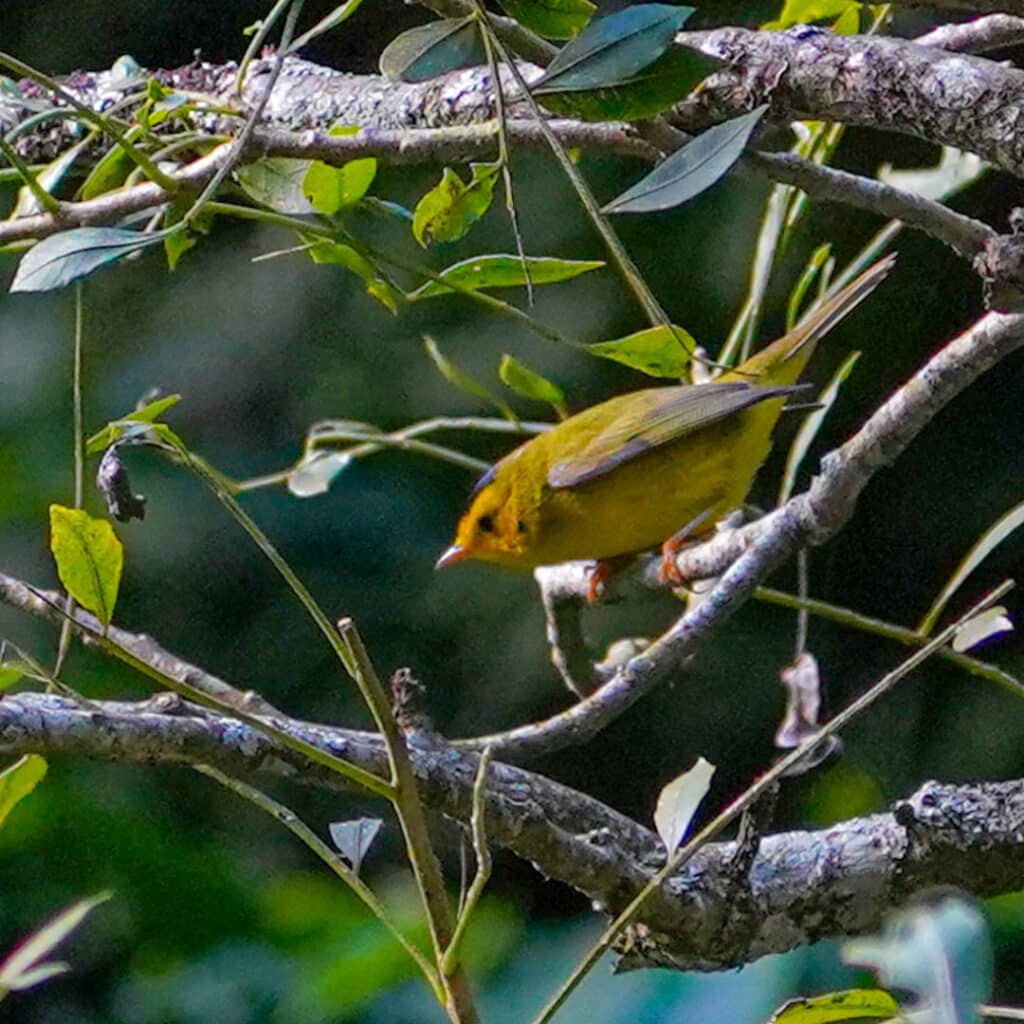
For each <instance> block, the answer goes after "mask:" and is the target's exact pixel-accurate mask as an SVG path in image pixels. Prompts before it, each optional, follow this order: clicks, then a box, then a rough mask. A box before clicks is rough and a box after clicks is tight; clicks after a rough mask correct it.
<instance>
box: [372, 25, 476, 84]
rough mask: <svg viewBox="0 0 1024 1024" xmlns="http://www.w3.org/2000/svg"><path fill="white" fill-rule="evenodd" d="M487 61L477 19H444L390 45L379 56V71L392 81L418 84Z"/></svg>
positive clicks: (412, 32)
mask: <svg viewBox="0 0 1024 1024" xmlns="http://www.w3.org/2000/svg"><path fill="white" fill-rule="evenodd" d="M486 60H487V54H486V51H485V50H484V45H483V41H482V40H481V38H480V30H479V28H478V27H477V23H476V18H443V19H441V20H440V21H432V22H431V23H430V24H429V25H420V26H418V27H417V28H411V29H409V31H408V32H403V33H402V34H401V35H400V36H397V37H396V38H395V39H393V40H392V41H391V42H390V43H388V45H387V46H386V47H385V48H384V52H383V53H382V54H381V55H380V70H381V74H382V75H384V76H385V77H386V78H390V79H392V80H393V81H401V82H410V83H415V82H425V81H427V80H428V79H430V78H437V76H438V75H443V74H445V73H446V72H448V71H457V70H458V69H459V68H466V67H471V66H473V65H475V64H483V63H484V62H485V61H486Z"/></svg>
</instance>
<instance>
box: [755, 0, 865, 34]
mask: <svg viewBox="0 0 1024 1024" xmlns="http://www.w3.org/2000/svg"><path fill="white" fill-rule="evenodd" d="M859 6H860V2H859V0H786V3H785V5H784V6H783V8H782V13H781V14H780V15H779V16H778V18H776V19H775V20H774V21H766V22H765V23H764V24H763V25H762V26H761V28H762V29H765V30H769V31H772V30H780V29H785V28H790V27H791V26H792V25H810V24H812V23H813V22H816V21H832V20H834V19H835V18H841V17H842V16H843V15H844V14H845V13H846V12H847V11H848V10H850V8H853V10H854V11H855V12H856V10H857V9H858V7H859Z"/></svg>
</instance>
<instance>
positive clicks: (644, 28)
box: [530, 4, 693, 95]
mask: <svg viewBox="0 0 1024 1024" xmlns="http://www.w3.org/2000/svg"><path fill="white" fill-rule="evenodd" d="M691 14H693V8H692V7H673V6H670V5H668V4H637V5H636V6H634V7H627V8H626V9H625V10H622V11H619V12H618V13H616V14H612V15H609V16H608V17H606V18H600V19H599V20H597V21H592V22H591V23H590V24H589V25H588V26H587V27H586V28H585V29H584V30H583V31H582V32H581V33H580V34H579V35H578V36H577V37H576V38H575V39H574V40H573V41H572V42H571V43H569V44H568V45H567V46H565V47H563V49H562V50H561V51H560V52H559V54H558V56H557V57H555V59H554V60H553V61H552V62H551V63H550V64H549V65H548V67H547V69H546V70H545V72H544V74H543V75H542V76H541V77H540V78H539V79H538V80H537V81H536V82H534V83H533V84H532V85H531V86H530V91H531V92H532V93H534V94H535V95H541V94H542V93H549V92H569V91H580V90H585V89H598V88H604V87H606V86H612V85H621V84H622V83H623V82H625V81H626V80H627V79H629V78H631V77H632V76H633V75H635V74H636V73H637V72H638V71H641V70H642V69H643V68H645V67H647V65H648V64H653V63H654V62H655V61H656V60H657V59H658V58H659V57H660V56H661V55H662V54H663V53H664V52H665V51H666V50H667V49H668V48H669V47H670V46H671V45H672V40H673V38H674V37H675V34H676V32H678V31H679V29H680V28H681V27H682V24H683V22H684V21H686V19H687V18H688V17H689V16H690V15H691Z"/></svg>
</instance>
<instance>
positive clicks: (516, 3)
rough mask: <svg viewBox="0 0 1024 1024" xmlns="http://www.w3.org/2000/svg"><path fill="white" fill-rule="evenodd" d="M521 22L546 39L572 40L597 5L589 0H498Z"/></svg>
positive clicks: (507, 12)
mask: <svg viewBox="0 0 1024 1024" xmlns="http://www.w3.org/2000/svg"><path fill="white" fill-rule="evenodd" d="M498 2H499V3H500V4H501V6H502V8H503V9H504V11H505V13H506V14H508V15H510V16H511V17H513V18H515V19H516V21H518V22H519V24H520V25H525V26H526V27H527V28H528V29H530V30H531V31H533V32H536V33H537V35H540V36H546V37H547V38H548V39H571V38H572V37H573V36H575V35H577V34H578V33H579V32H580V31H581V30H582V29H583V28H584V27H585V26H586V24H587V22H588V21H590V18H591V16H592V15H593V13H594V11H596V10H597V8H596V7H595V6H594V5H593V4H592V3H591V2H590V0H498Z"/></svg>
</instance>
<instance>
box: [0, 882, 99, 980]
mask: <svg viewBox="0 0 1024 1024" xmlns="http://www.w3.org/2000/svg"><path fill="white" fill-rule="evenodd" d="M110 896H111V894H110V893H109V892H101V893H99V894H97V895H96V896H93V897H92V898H91V899H87V900H80V901H79V902H78V903H73V904H72V905H71V906H70V907H68V908H67V909H66V910H63V911H62V912H61V913H60V914H58V915H57V916H56V917H55V918H54V919H53V920H52V921H50V923H49V924H47V925H44V926H43V927H42V928H40V929H39V931H37V932H36V933H35V934H34V935H30V936H29V937H28V938H27V939H26V940H25V941H24V942H23V943H21V945H20V946H18V947H17V949H15V950H14V952H13V953H11V955H10V956H9V957H8V958H7V959H6V960H5V961H4V962H3V963H2V964H0V996H2V995H3V994H4V993H5V992H11V991H18V990H23V989H27V988H31V987H32V986H33V985H38V984H39V983H40V982H42V981H46V979H47V978H52V977H53V976H54V975H56V974H63V973H64V971H66V970H67V969H68V966H67V964H63V963H59V962H55V963H46V964H40V963H39V961H40V960H42V959H43V957H44V956H47V955H48V954H49V953H51V952H53V950H54V949H55V948H56V947H57V946H58V945H59V944H60V943H61V942H63V941H64V940H65V939H66V938H67V937H68V936H69V935H70V934H71V933H72V932H73V931H74V930H75V929H76V928H77V927H78V926H79V925H80V924H81V923H82V921H83V920H85V918H86V916H87V915H88V914H89V913H90V912H91V911H92V910H93V909H94V908H95V907H97V906H99V905H100V904H101V903H105V902H106V901H107V900H109V899H110Z"/></svg>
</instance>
